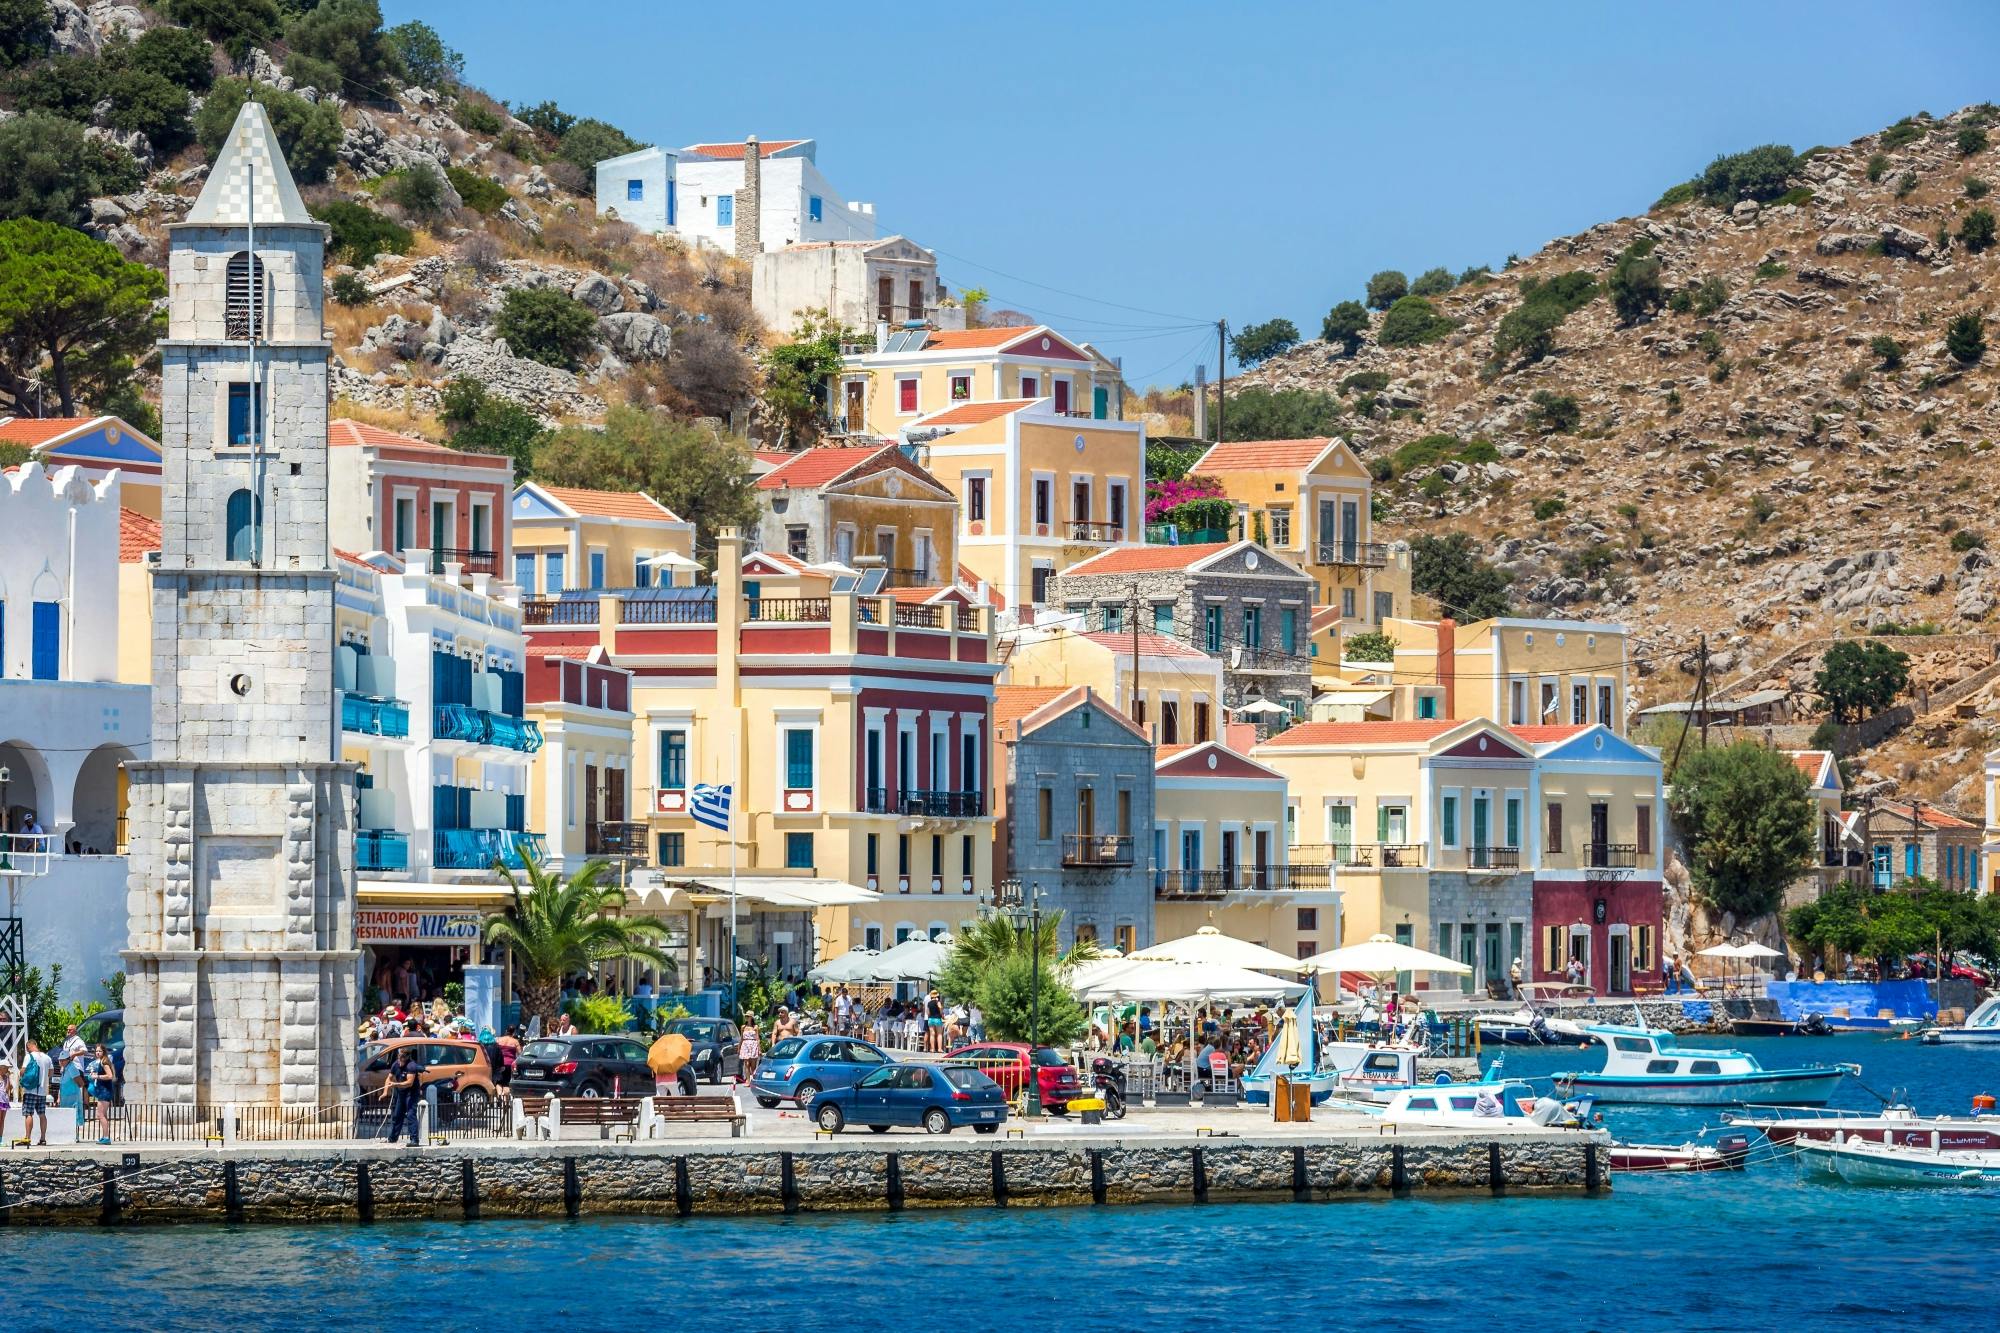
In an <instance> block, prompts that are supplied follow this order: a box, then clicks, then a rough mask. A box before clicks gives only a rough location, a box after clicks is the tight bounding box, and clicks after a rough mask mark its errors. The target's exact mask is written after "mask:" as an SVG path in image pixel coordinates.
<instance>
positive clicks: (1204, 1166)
mask: <svg viewBox="0 0 2000 1333" xmlns="http://www.w3.org/2000/svg"><path fill="white" fill-rule="evenodd" d="M1188 1151H1190V1152H1192V1153H1193V1154H1194V1201H1195V1202H1196V1203H1207V1202H1208V1162H1207V1161H1206V1160H1205V1159H1204V1158H1203V1157H1202V1155H1201V1149H1199V1148H1190V1149H1189V1150H1188Z"/></svg>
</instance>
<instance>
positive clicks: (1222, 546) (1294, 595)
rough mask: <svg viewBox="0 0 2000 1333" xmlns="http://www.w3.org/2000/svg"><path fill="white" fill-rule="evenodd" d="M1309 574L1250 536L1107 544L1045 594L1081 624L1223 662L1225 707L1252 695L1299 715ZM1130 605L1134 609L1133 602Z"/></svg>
mask: <svg viewBox="0 0 2000 1333" xmlns="http://www.w3.org/2000/svg"><path fill="white" fill-rule="evenodd" d="M1314 592H1315V585H1314V581H1313V577H1312V575H1310V574H1307V573H1306V572H1304V571H1303V570H1300V569H1298V568H1296V567H1295V566H1293V565H1291V564H1288V563H1287V562H1285V561H1283V560H1281V559H1279V558H1278V557H1277V556H1275V555H1272V554H1271V553H1270V552H1269V551H1267V550H1265V549H1264V548H1263V547H1261V546H1259V545H1257V544H1256V543H1255V542H1247V541H1240V542H1209V543H1201V544H1198V545H1193V546H1134V547H1122V548H1118V549H1114V550H1110V551H1105V552H1104V553H1102V554H1100V555H1096V556H1093V557H1091V558H1090V559H1088V560H1084V561H1081V562H1079V563H1077V564H1074V565H1071V566H1070V567H1069V568H1068V569H1066V570H1064V571H1062V572H1061V573H1059V574H1057V575H1056V576H1055V577H1054V578H1053V579H1051V580H1050V587H1049V594H1048V601H1049V603H1050V604H1051V605H1053V606H1055V607H1059V608H1061V609H1062V610H1063V611H1065V612H1067V613H1069V614H1072V615H1080V616H1082V617H1083V618H1084V623H1085V628H1087V629H1090V630H1100V631H1104V632H1107V633H1114V634H1129V633H1130V632H1131V630H1132V621H1131V617H1133V616H1134V615H1136V616H1137V617H1138V621H1139V629H1140V631H1141V632H1143V633H1150V634H1157V635H1160V636H1161V637H1163V638H1170V639H1178V640H1180V641H1181V642H1182V643H1185V644H1189V645H1191V646H1192V647H1195V648H1198V649H1200V650H1201V651H1202V652H1204V653H1207V654H1208V655H1209V656H1210V657H1213V658H1216V659H1218V660H1219V661H1220V662H1221V663H1222V687H1223V706H1224V707H1225V708H1230V709H1236V708H1242V707H1244V706H1245V705H1247V704H1251V703H1254V702H1256V701H1258V700H1260V699H1261V700H1266V701H1268V702H1271V703H1275V704H1280V705H1282V706H1283V707H1284V708H1285V709H1286V711H1288V712H1290V713H1291V714H1292V716H1293V717H1302V716H1304V714H1305V710H1306V705H1307V704H1308V703H1310V702H1311V700H1312V657H1311V649H1310V645H1309V643H1308V636H1309V634H1310V631H1311V626H1312V611H1313V597H1314ZM1135 608H1136V609H1135Z"/></svg>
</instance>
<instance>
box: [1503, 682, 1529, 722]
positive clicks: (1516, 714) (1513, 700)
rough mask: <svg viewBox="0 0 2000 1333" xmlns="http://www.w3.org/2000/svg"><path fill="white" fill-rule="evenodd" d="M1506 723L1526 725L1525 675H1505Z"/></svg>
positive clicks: (1526, 693) (1526, 691) (1526, 698)
mask: <svg viewBox="0 0 2000 1333" xmlns="http://www.w3.org/2000/svg"><path fill="white" fill-rule="evenodd" d="M1507 725H1508V726H1510V727H1525V726H1527V725H1528V678H1527V677H1526V676H1509V677H1507Z"/></svg>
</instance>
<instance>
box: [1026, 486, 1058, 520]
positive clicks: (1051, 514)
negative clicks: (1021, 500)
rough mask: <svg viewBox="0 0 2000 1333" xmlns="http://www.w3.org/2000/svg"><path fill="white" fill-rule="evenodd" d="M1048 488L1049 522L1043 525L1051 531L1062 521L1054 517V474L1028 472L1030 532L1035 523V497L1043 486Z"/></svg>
mask: <svg viewBox="0 0 2000 1333" xmlns="http://www.w3.org/2000/svg"><path fill="white" fill-rule="evenodd" d="M1045 483H1046V484H1047V486H1048V488H1049V521H1048V522H1047V523H1046V524H1045V525H1044V526H1045V527H1048V528H1049V529H1051V531H1053V530H1054V529H1055V528H1056V527H1057V525H1059V524H1060V523H1061V522H1062V520H1061V519H1059V518H1057V517H1056V474H1055V473H1053V472H1030V473H1029V474H1028V522H1027V525H1026V526H1027V527H1028V528H1029V530H1030V531H1032V530H1033V529H1034V527H1035V524H1036V523H1037V521H1038V520H1037V519H1036V518H1035V495H1036V491H1037V489H1038V488H1039V487H1041V486H1042V485H1043V484H1045Z"/></svg>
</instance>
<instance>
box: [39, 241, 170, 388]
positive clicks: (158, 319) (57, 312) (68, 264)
mask: <svg viewBox="0 0 2000 1333" xmlns="http://www.w3.org/2000/svg"><path fill="white" fill-rule="evenodd" d="M166 294H167V284H166V280H165V279H164V278H162V277H161V276H160V274H159V273H158V272H157V271H156V270H154V269H152V268H149V267H147V266H146V265H144V264H130V263H127V262H126V261H125V259H124V257H123V256H121V255H120V254H119V253H118V252H117V251H116V250H114V249H113V248H111V247H110V246H108V245H106V244H105V243H104V242H102V241H98V240H93V239H92V238H90V237H88V236H85V235H84V234H83V233H82V232H80V231H72V230H71V229H70V228H68V227H63V226H58V225H56V224H55V223H52V222H43V221H40V220H38V219H34V218H15V219H13V220H11V221H8V222H0V337H7V338H10V339H11V338H19V339H20V340H21V342H22V343H23V344H25V345H26V346H27V347H29V348H31V349H32V350H33V351H34V353H36V354H37V355H39V356H43V357H47V358H48V362H49V373H50V376H51V377H52V378H53V380H54V382H55V391H56V401H57V404H58V407H59V409H60V412H61V415H63V416H66V417H67V416H75V415H76V404H77V400H78V398H79V397H83V398H87V399H92V400H97V399H101V398H102V396H103V395H105V394H107V393H108V392H110V390H111V389H113V388H114V387H116V386H117V385H118V384H121V383H123V382H124V381H125V380H126V379H129V378H130V376H131V373H132V358H134V357H136V356H141V355H144V354H145V353H146V352H147V351H149V350H150V349H151V347H152V345H153V343H154V342H155V341H156V340H158V338H159V337H160V335H161V333H162V332H163V331H164V330H165V327H166V317H165V315H164V314H161V313H158V312H156V311H155V310H154V308H153V306H154V303H155V302H156V301H158V300H160V298H162V297H164V296H165V295H166Z"/></svg>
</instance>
